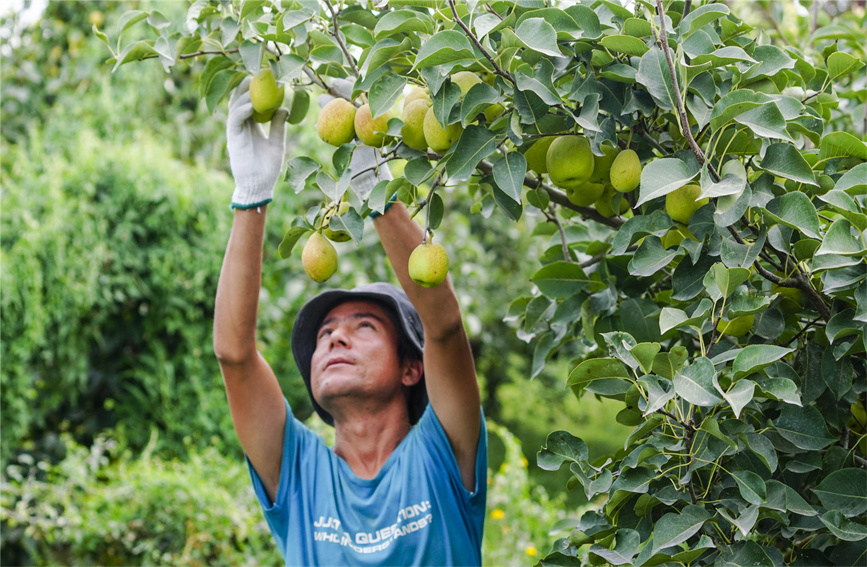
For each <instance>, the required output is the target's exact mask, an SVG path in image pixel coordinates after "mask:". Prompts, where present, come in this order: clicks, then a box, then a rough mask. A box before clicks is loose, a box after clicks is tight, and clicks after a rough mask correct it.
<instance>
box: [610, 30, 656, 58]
mask: <svg viewBox="0 0 867 567" xmlns="http://www.w3.org/2000/svg"><path fill="white" fill-rule="evenodd" d="M599 43H600V44H601V45H602V47H604V48H605V49H607V50H609V51H616V52H618V53H625V54H626V55H631V56H633V57H641V56H642V55H644V54H645V53H647V51H648V49H650V48H649V47H647V44H645V43H644V42H643V41H641V40H640V39H638V38H637V37H632V36H629V35H607V36H605V37H603V38H602V39H601V40H600V41H599Z"/></svg>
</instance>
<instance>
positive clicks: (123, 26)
mask: <svg viewBox="0 0 867 567" xmlns="http://www.w3.org/2000/svg"><path fill="white" fill-rule="evenodd" d="M147 17H148V13H147V12H143V11H141V10H130V11H128V12H125V13H124V15H123V16H121V17H120V19H119V20H118V21H117V35H118V40H119V39H120V37H119V36H121V35H122V34H123V32H124V31H126V30H128V29H129V28H130V27H132V26H134V25H135V24H137V23H139V22H140V21H142V20H144V19H147Z"/></svg>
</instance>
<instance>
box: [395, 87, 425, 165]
mask: <svg viewBox="0 0 867 567" xmlns="http://www.w3.org/2000/svg"><path fill="white" fill-rule="evenodd" d="M428 108H430V101H428V100H427V99H424V98H417V99H415V100H414V101H412V102H410V103H409V104H408V105H406V106H404V107H403V112H402V113H401V115H400V119H401V120H402V121H403V127H402V128H401V129H400V134H401V136H402V137H403V143H404V144H406V145H407V146H409V147H411V148H412V149H414V150H419V151H422V152H425V151H427V140H425V137H424V117H425V115H426V114H427V111H428Z"/></svg>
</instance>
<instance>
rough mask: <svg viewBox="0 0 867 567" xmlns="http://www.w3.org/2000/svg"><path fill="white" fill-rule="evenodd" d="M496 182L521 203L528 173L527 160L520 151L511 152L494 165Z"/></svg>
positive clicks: (514, 199)
mask: <svg viewBox="0 0 867 567" xmlns="http://www.w3.org/2000/svg"><path fill="white" fill-rule="evenodd" d="M493 172H494V181H496V182H497V186H499V188H500V189H502V190H503V192H504V193H506V195H508V196H509V197H511V198H512V200H513V201H515V202H516V203H520V202H521V187H523V186H524V175H526V173H527V159H526V158H525V157H524V156H523V155H522V154H521V153H520V152H518V151H513V152H509V153H508V154H506V155H505V156H503V157H501V158H500V159H498V160H497V161H496V162H494V164H493Z"/></svg>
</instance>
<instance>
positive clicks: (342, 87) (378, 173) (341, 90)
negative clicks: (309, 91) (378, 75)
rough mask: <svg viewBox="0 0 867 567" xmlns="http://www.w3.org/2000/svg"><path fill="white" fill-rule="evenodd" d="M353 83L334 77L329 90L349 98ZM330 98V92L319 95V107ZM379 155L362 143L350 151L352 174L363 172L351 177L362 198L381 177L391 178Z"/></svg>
mask: <svg viewBox="0 0 867 567" xmlns="http://www.w3.org/2000/svg"><path fill="white" fill-rule="evenodd" d="M353 85H354V83H353V82H352V81H350V80H348V79H334V80H333V81H331V90H332V91H333V92H335V93H337V94H338V95H340V96H341V97H342V98H345V99H346V100H349V99H350V97H351V96H352V87H353ZM332 100H334V97H333V96H331V95H330V94H323V95H321V96H320V97H319V100H318V102H319V108H322V107H323V106H325V105H326V104H328V103H329V102H331V101H332ZM380 157H381V156H380V154H379V152H378V151H377V150H376V149H375V148H371V147H369V146H365V145H363V144H359V145H358V146H357V147H356V148H355V151H353V152H352V159H351V160H350V161H349V169H351V170H352V171H353V173H354V174H358V173H360V172H362V171H363V172H364V173H362V174H361V175H359V176H358V177H353V179H352V189H353V190H354V191H355V194H356V195H358V197H359V198H360V199H362V200H363V199H367V197H368V196H369V195H370V192H371V191H373V187H374V185H376V184H377V183H379V182H380V181H382V180H383V179H385V180H388V181H390V180H391V179H392V177H391V171H389V169H388V165H387V164H385V163H383V162H380V161H379V158H380ZM378 164H381V165H378ZM377 165H378V167H377ZM374 168H375V169H374Z"/></svg>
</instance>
